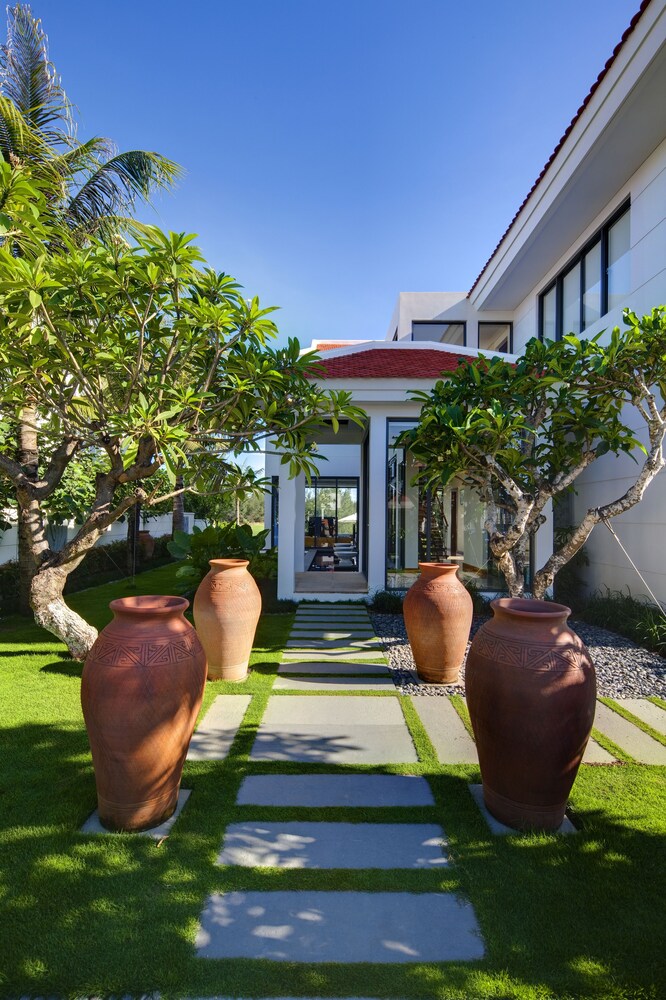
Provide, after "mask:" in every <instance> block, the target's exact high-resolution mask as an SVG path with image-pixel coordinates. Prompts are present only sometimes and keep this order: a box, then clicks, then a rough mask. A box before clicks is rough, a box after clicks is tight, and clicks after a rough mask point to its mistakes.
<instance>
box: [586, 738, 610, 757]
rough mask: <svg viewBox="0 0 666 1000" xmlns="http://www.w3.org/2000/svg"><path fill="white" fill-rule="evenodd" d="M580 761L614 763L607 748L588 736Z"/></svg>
mask: <svg viewBox="0 0 666 1000" xmlns="http://www.w3.org/2000/svg"><path fill="white" fill-rule="evenodd" d="M582 763H583V764H614V763H615V757H613V755H612V754H610V753H609V752H608V750H604V748H603V747H602V746H600V745H599V744H598V743H597V741H596V740H593V739H592V738H591V737H590V739H589V740H588V742H587V746H586V747H585V753H584V754H583V760H582Z"/></svg>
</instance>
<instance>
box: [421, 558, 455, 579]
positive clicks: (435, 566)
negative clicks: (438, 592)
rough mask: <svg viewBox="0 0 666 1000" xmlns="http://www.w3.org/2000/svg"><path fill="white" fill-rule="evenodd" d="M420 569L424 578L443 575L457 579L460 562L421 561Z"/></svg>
mask: <svg viewBox="0 0 666 1000" xmlns="http://www.w3.org/2000/svg"><path fill="white" fill-rule="evenodd" d="M419 570H420V572H421V579H422V580H435V579H437V577H441V576H448V577H455V578H456V579H457V574H458V563H453V562H450V563H447V562H420V563H419Z"/></svg>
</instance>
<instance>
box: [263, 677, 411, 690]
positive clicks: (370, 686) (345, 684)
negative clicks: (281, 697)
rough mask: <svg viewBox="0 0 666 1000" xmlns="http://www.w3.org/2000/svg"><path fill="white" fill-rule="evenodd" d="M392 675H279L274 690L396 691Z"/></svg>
mask: <svg viewBox="0 0 666 1000" xmlns="http://www.w3.org/2000/svg"><path fill="white" fill-rule="evenodd" d="M395 690H396V687H395V684H394V683H393V680H392V678H391V677H380V678H379V679H373V678H372V677H348V678H347V679H346V680H345V679H344V678H343V679H342V680H341V679H340V678H339V677H294V678H290V677H285V676H284V674H283V675H282V676H281V677H278V678H277V679H276V681H275V683H274V684H273V691H394V692H395Z"/></svg>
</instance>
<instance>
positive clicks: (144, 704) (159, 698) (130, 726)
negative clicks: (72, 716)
mask: <svg viewBox="0 0 666 1000" xmlns="http://www.w3.org/2000/svg"><path fill="white" fill-rule="evenodd" d="M188 605H189V602H188V601H186V600H185V598H183V597H162V596H157V597H123V598H121V599H120V600H117V601H111V604H110V605H109V607H110V608H111V610H112V611H113V615H114V617H113V621H111V622H110V623H109V624H108V625H107V626H106V628H105V629H103V631H102V632H101V633H100V635H99V637H98V639H97V641H96V642H95V644H94V646H93V648H92V649H91V650H90V653H89V654H88V658H87V659H86V662H85V666H84V668H83V677H82V681H81V705H82V707H83V717H84V719H85V722H86V728H87V730H88V738H89V740H90V748H91V750H92V757H93V764H94V767H95V781H96V783H97V802H98V807H99V818H100V820H101V822H102V823H103V825H104V826H106V827H108V828H109V829H110V830H144V829H148V828H150V827H153V826H157V825H158V824H159V823H161V822H162V821H163V820H165V819H168V817H169V816H170V815H171V814H172V813H173V812H174V810H175V808H176V805H177V804H178V791H179V789H180V779H181V773H182V770H183V762H184V760H185V755H186V753H187V748H188V746H189V744H190V739H191V737H192V732H193V731H194V725H195V723H196V719H197V714H198V712H199V709H200V707H201V701H202V698H203V691H204V685H205V683H206V657H205V653H204V650H203V647H202V645H201V643H200V641H199V638H198V636H197V634H196V632H195V631H194V629H193V628H192V626H191V625H190V623H189V622H188V621H187V620H186V619H185V618H184V612H185V611H186V610H187V607H188Z"/></svg>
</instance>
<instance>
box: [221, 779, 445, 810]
mask: <svg viewBox="0 0 666 1000" xmlns="http://www.w3.org/2000/svg"><path fill="white" fill-rule="evenodd" d="M236 803H237V804H238V805H239V806H248V805H256V806H302V807H305V808H310V809H317V808H320V807H336V806H341V807H348V808H357V807H358V808H362V807H367V808H378V809H381V808H387V807H388V808H390V807H392V806H399V807H417V806H432V805H434V804H435V799H434V797H433V794H432V790H431V788H430V785H429V784H428V782H427V781H426V779H425V778H421V777H418V776H417V775H413V774H252V775H249V776H248V777H247V778H244V780H243V783H242V784H241V786H240V788H239V790H238V798H237V799H236Z"/></svg>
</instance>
